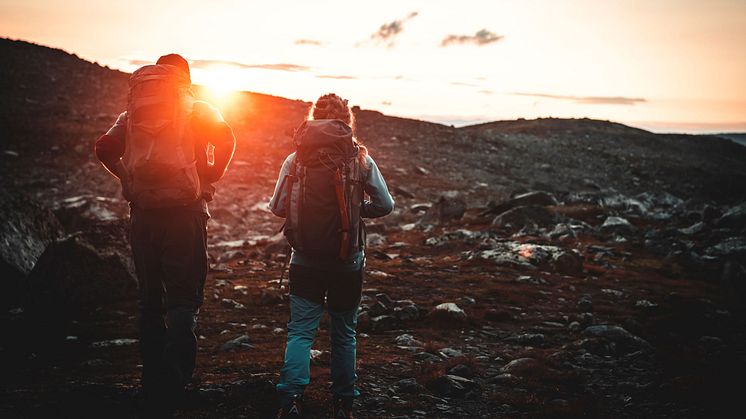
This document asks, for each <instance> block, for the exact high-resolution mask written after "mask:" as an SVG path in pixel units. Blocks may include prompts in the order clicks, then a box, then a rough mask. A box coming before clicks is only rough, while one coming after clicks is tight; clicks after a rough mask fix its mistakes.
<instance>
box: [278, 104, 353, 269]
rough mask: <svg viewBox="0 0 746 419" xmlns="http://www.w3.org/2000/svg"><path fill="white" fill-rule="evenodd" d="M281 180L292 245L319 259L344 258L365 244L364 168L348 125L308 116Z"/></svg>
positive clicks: (287, 229)
mask: <svg viewBox="0 0 746 419" xmlns="http://www.w3.org/2000/svg"><path fill="white" fill-rule="evenodd" d="M294 140H295V145H296V152H295V158H294V160H293V162H292V165H291V167H290V173H289V174H288V176H286V177H285V179H283V182H284V185H281V189H282V188H284V191H285V211H286V220H285V228H284V231H285V237H286V238H287V240H288V243H290V245H291V246H292V247H293V249H295V250H297V251H299V252H300V253H302V254H305V255H309V256H312V257H317V258H321V259H337V260H348V258H349V257H350V256H351V255H352V254H354V253H355V252H357V251H359V250H361V249H362V248H363V245H364V242H365V237H364V235H365V234H364V226H363V223H362V220H361V219H360V206H361V205H362V202H363V171H362V170H361V167H360V162H359V161H358V146H357V145H356V144H355V142H354V140H353V139H352V129H351V128H350V127H349V126H348V125H347V124H345V123H344V122H342V121H340V120H336V119H321V120H313V121H306V122H304V123H303V125H301V126H300V127H299V128H298V129H297V130H296V133H295V137H294Z"/></svg>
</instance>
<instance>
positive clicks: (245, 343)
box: [220, 335, 252, 352]
mask: <svg viewBox="0 0 746 419" xmlns="http://www.w3.org/2000/svg"><path fill="white" fill-rule="evenodd" d="M248 348H252V346H251V345H250V344H249V335H241V336H238V337H237V338H235V339H231V340H229V341H228V342H225V343H224V344H223V345H222V346H221V347H220V352H233V351H237V350H239V349H248Z"/></svg>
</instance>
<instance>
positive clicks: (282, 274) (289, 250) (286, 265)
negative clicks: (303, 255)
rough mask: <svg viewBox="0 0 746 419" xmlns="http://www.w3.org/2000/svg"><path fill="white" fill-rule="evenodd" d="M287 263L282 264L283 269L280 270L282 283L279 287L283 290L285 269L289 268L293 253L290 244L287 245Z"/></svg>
mask: <svg viewBox="0 0 746 419" xmlns="http://www.w3.org/2000/svg"><path fill="white" fill-rule="evenodd" d="M285 253H286V256H285V263H283V265H282V271H281V272H280V283H279V284H278V285H277V288H278V289H279V290H280V291H282V281H283V280H284V279H285V271H286V270H287V268H288V264H289V263H290V255H291V254H292V250H291V248H290V246H287V247H285Z"/></svg>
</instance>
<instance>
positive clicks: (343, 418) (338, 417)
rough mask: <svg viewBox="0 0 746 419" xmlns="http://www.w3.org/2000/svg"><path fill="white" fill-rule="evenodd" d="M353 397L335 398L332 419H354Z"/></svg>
mask: <svg viewBox="0 0 746 419" xmlns="http://www.w3.org/2000/svg"><path fill="white" fill-rule="evenodd" d="M353 400H354V399H353V398H352V397H335V398H334V404H333V410H332V418H333V419H353V416H352V401H353Z"/></svg>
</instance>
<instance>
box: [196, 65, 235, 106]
mask: <svg viewBox="0 0 746 419" xmlns="http://www.w3.org/2000/svg"><path fill="white" fill-rule="evenodd" d="M195 84H198V85H201V86H203V87H204V94H205V96H206V99H208V100H209V101H210V102H211V103H213V104H214V105H217V106H218V107H220V108H224V107H227V106H229V105H230V103H231V102H232V101H233V99H234V98H235V96H236V94H237V93H238V91H240V90H241V87H240V86H241V74H240V72H237V71H235V70H234V69H231V68H224V67H214V68H213V67H211V68H208V69H205V71H200V72H198V73H197V74H195Z"/></svg>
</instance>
